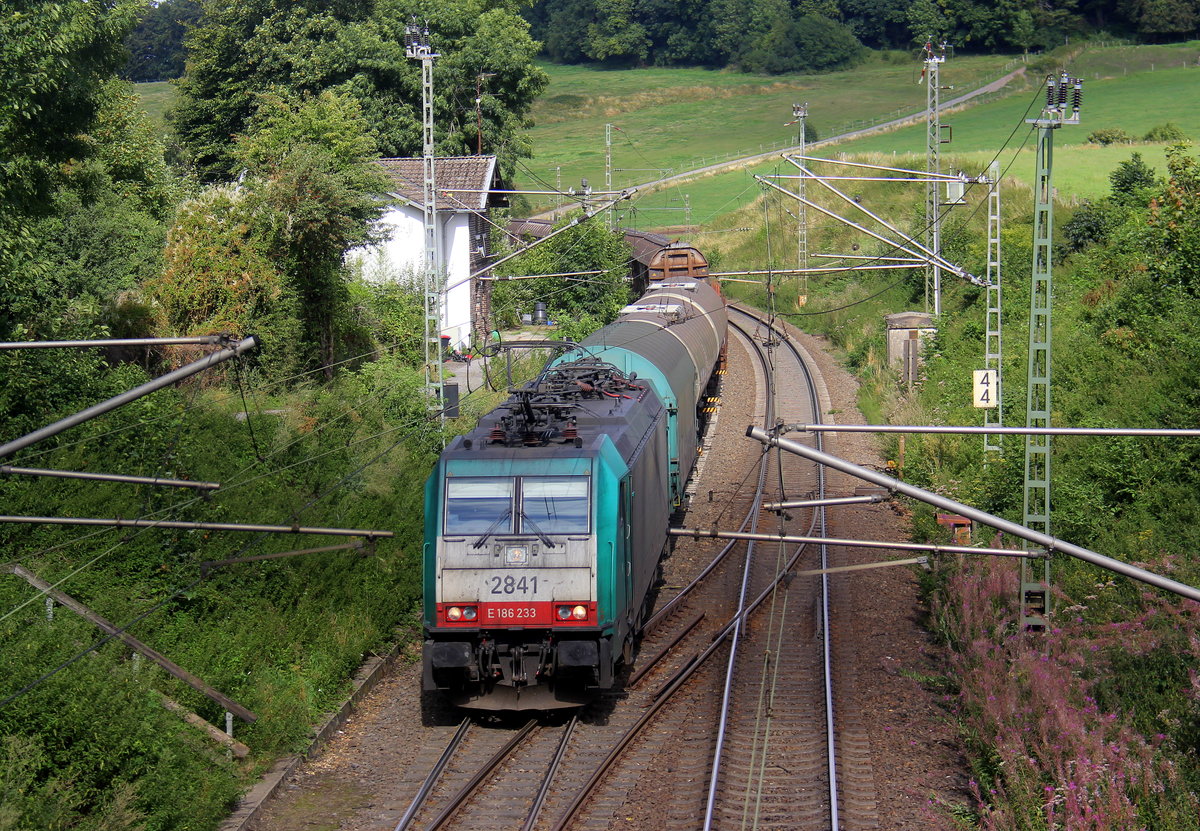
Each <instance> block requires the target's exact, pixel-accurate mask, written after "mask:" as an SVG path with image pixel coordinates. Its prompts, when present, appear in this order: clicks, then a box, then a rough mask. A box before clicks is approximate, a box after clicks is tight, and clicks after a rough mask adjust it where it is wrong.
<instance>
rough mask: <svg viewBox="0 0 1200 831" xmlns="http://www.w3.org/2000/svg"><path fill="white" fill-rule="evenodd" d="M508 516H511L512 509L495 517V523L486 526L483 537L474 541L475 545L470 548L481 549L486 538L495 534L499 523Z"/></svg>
mask: <svg viewBox="0 0 1200 831" xmlns="http://www.w3.org/2000/svg"><path fill="white" fill-rule="evenodd" d="M510 516H512V508H509V509H507V510H506V511H505V512H504V513H502V514H500V516H498V517H496V521H495V522H493V523H492V524H491V525H489V526H488V529H487V530H486V531H484V532H483V536H482V537H480V538H479V539H477V540H475V543H474V544H473V545H472V546H471V547H472V548H483V544H484V543H485V542H487V538H488V537H490V536H491V535H492V534H494V533H496V530H497V529H498V528H499V527H500V523H502V522H504V520H506V519H508V518H509V517H510Z"/></svg>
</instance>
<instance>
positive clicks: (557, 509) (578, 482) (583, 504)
mask: <svg viewBox="0 0 1200 831" xmlns="http://www.w3.org/2000/svg"><path fill="white" fill-rule="evenodd" d="M588 513H589V512H588V480H587V477H586V476H546V477H532V476H527V477H525V478H523V479H522V480H521V520H522V524H523V525H524V526H525V527H524V530H525V531H535V530H539V529H540V530H541V531H542V532H543V533H546V534H586V533H587V532H588V527H589V521H588ZM530 526H532V527H530Z"/></svg>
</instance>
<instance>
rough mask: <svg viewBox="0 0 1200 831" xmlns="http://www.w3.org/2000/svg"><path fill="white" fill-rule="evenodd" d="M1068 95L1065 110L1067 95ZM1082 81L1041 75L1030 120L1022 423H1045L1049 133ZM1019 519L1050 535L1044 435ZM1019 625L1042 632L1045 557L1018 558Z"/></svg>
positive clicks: (1073, 115)
mask: <svg viewBox="0 0 1200 831" xmlns="http://www.w3.org/2000/svg"><path fill="white" fill-rule="evenodd" d="M1072 88H1073V89H1074V94H1073V97H1072V101H1071V106H1070V110H1069V112H1068V107H1067V96H1068V94H1070V91H1071V89H1072ZM1082 91H1083V82H1082V81H1081V80H1080V79H1078V78H1070V77H1068V76H1067V74H1066V73H1063V74H1062V76H1061V77H1058V78H1056V77H1055V76H1053V75H1051V76H1048V77H1047V78H1046V108H1045V109H1044V110H1043V111H1042V114H1041V116H1040V117H1039V118H1036V119H1031V120H1030V121H1029V123H1030V124H1033V125H1034V126H1035V127H1037V128H1038V144H1037V182H1036V184H1035V187H1034V198H1035V200H1036V201H1035V206H1034V215H1033V282H1032V284H1031V285H1030V289H1029V372H1028V383H1027V386H1026V399H1025V426H1026V427H1049V426H1050V412H1051V409H1050V402H1051V397H1050V366H1051V361H1050V335H1051V325H1050V324H1051V317H1050V309H1051V300H1052V299H1053V296H1054V283H1053V259H1052V254H1053V241H1054V184H1053V170H1054V131H1055V130H1057V129H1058V128H1059V127H1062V126H1063V125H1064V124H1078V123H1079V106H1080V102H1081V99H1082ZM1022 505H1023V518H1022V522H1023V524H1024V525H1025V527H1026V528H1030V529H1032V530H1034V531H1038V532H1041V533H1043V534H1049V533H1050V436H1048V435H1029V436H1027V437H1026V439H1025V485H1024V498H1023V500H1022ZM1019 599H1020V604H1021V624H1022V626H1023V627H1024V628H1026V629H1029V630H1034V631H1043V630H1045V629H1046V627H1047V621H1048V617H1049V614H1050V558H1049V557H1046V558H1044V559H1043V560H1042V562H1041V565H1040V566H1039V565H1038V564H1036V563H1035V562H1033V561H1032V560H1022V562H1021V593H1020V597H1019Z"/></svg>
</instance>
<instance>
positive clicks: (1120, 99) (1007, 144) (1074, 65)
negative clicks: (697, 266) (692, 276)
mask: <svg viewBox="0 0 1200 831" xmlns="http://www.w3.org/2000/svg"><path fill="white" fill-rule="evenodd" d="M1198 59H1200V42H1192V43H1188V44H1178V45H1172V46H1145V47H1129V46H1120V47H1110V48H1097V49H1089V50H1085V51H1083V52H1082V53H1080V54H1078V55H1077V56H1075V57H1074V59H1073V60H1072V62H1071V64H1070V65H1069V71H1070V72H1071V73H1072V74H1075V75H1078V76H1080V77H1085V78H1087V80H1086V81H1085V84H1084V98H1083V107H1082V111H1081V123H1080V124H1079V125H1077V126H1066V127H1063V128H1061V129H1059V130H1056V131H1055V150H1054V184H1055V188H1056V190H1057V192H1058V194H1059V198H1060V199H1062V200H1063V201H1065V202H1068V203H1077V202H1078V201H1079V200H1081V199H1087V198H1095V197H1098V196H1102V195H1104V194H1105V193H1107V191H1108V174H1109V172H1110V171H1112V170H1113V168H1115V167H1116V165H1117V164H1119V163H1120V162H1122V161H1124V160H1125V159H1128V158H1129V156H1130V155H1131V154H1132V153H1134V152H1138V153H1141V154H1142V157H1143V158H1144V159H1145V160H1146V162H1147V164H1149V165H1151V166H1152V167H1154V168H1155V169H1156V170H1157V172H1158V173H1159V174H1160V175H1162V174H1163V173H1165V159H1164V151H1165V146H1164V145H1161V144H1134V145H1114V146H1109V147H1100V146H1098V145H1095V144H1088V143H1087V141H1086V140H1087V137H1088V135H1089V134H1090V133H1091V132H1092V131H1093V130H1099V129H1104V128H1119V129H1123V130H1125V131H1126V132H1127V133H1129V134H1130V135H1133V136H1141V135H1144V134H1145V133H1146V132H1147V131H1148V130H1149V129H1150V128H1152V127H1155V126H1157V125H1160V124H1164V123H1166V122H1168V121H1169V122H1173V123H1174V124H1176V125H1178V126H1179V127H1180V128H1181V129H1183V131H1184V132H1185V133H1187V134H1188V135H1189V136H1192V137H1193V138H1196V139H1200V111H1197V109H1196V108H1195V106H1194V104H1193V102H1194V101H1196V100H1200V67H1198V66H1197V60H1198ZM1180 64H1185V65H1186V67H1187V68H1184V67H1181V66H1180ZM957 66H958V64H957V62H956V61H954V60H951V61H948V62H947V63H946V64H945V65H944V68H943V71H942V80H943V83H946V84H953V85H954V86H955V87H957V88H959V89H962V88H966V87H969V86H972V84H969V83H963V82H960V80H959V78H958V76H957V74H956V70H957ZM1126 73H1128V74H1126ZM1097 76H1098V77H1097ZM948 94H951V95H952V94H957V93H956V92H954V93H948ZM1043 101H1044V93H1043V92H1042V88H1041V86H1040V83H1039V84H1038V85H1036V86H1034V85H1029V86H1028V87H1027V88H1025V89H1023V90H1022V91H1020V92H1019V93H1015V94H1013V95H1010V96H1008V97H1004V98H999V99H996V100H992V101H989V102H987V103H983V104H979V105H976V106H973V107H969V108H967V109H964V110H961V111H958V112H950V113H946V114H944V115H943V117H942V123H943V124H949V125H951V126H952V128H953V141H952V142H951V143H950V144H947V145H945V146H943V148H942V152H943V155H942V169H943V171H947V172H948V171H953V170H955V169H959V168H962V169H965V170H968V171H970V172H972V173H975V172H980V171H983V170H985V169H986V168H987V165H988V163H989V162H990V161H991V159H992V158H993V157H996V158H998V159H999V161H1000V163H1001V168H1002V170H1003V171H1004V174H1005V176H1006V178H1008V179H1009V180H1011V181H1012V182H1013V183H1018V186H1019V185H1020V184H1023V185H1024V190H1025V193H1024V194H1020V195H1018V194H1016V193H1014V194H1013V198H1029V196H1028V193H1029V192H1030V188H1031V187H1032V183H1033V180H1034V176H1035V172H1034V166H1035V159H1034V155H1035V147H1036V135H1035V132H1034V130H1033V128H1032V127H1031V126H1029V125H1026V124H1025V119H1026V118H1027V117H1033V116H1036V115H1037V114H1038V113H1039V112H1040V109H1041V106H1042V103H1043ZM810 112H813V113H814V117H815V116H816V115H817V111H816V109H815V107H810ZM1002 148H1003V149H1002ZM842 153H845V154H850V155H854V154H860V153H861V154H873V155H876V156H878V157H879V158H878V159H877V161H878V162H879V163H883V164H889V165H891V164H894V165H895V166H897V167H906V168H911V169H923V168H924V166H925V126H924V123H923V122H921V123H918V124H916V125H914V126H911V127H905V128H901V129H898V130H893V131H891V132H887V133H882V134H880V135H876V136H871V137H868V138H862V139H857V140H854V141H845V142H838V143H836V144H833V145H828V144H823V145H817V146H816V147H815V148H814V149H813V155H817V156H833V155H835V154H842ZM780 165H782V167H780ZM790 167H791V166H790V165H789V164H788V163H787V162H784V161H782V160H781V161H779V162H771V163H766V164H760V165H757V166H754V167H750V168H745V169H741V170H737V171H732V172H729V173H722V174H719V175H714V176H706V177H703V178H698V179H695V180H692V181H689V182H687V183H685V184H678V185H672V186H671V187H670V188H667V189H664V190H662V191H660V192H657V193H651V194H645V195H640V196H639V197H638V201H637V205H636V207H637V210H636V212H635V213H634V214H633V215H632V220H633V222H632V223H631V224H635V225H636V227H638V228H640V229H664V228H674V227H679V226H683V225H685V224H686V225H691V226H704V225H707V224H709V223H711V222H713V221H714V219H715V218H716V217H717V216H719V215H721V214H723V213H726V212H728V211H731V210H736V209H738V208H741V207H744V206H745V205H746V204H748V203H749V202H751V201H753V200H754V199H755V198H756V197H757V196H758V195H759V193H760V192H761V188H760V186H759V185H758V184H757V183H756V182H755V181H754V179H753V177H752V174H755V173H757V174H759V175H769V174H771V173H773V172H782V173H790V172H791V170H790ZM816 169H817V171H818V172H820V169H819V168H816ZM685 195H686V204H687V205H688V207H689V208H690V222H685V218H684V215H683V212H682V211H680V210H676V209H675V208H676V207H677V206H679V205H682V204H684V199H685Z"/></svg>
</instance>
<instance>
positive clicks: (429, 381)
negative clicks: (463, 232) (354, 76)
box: [404, 18, 446, 426]
mask: <svg viewBox="0 0 1200 831" xmlns="http://www.w3.org/2000/svg"><path fill="white" fill-rule="evenodd" d="M404 54H405V56H406V57H408V58H410V59H413V60H418V61H420V62H421V135H422V138H423V145H424V146H423V151H422V156H421V158H422V161H423V162H424V172H425V176H424V179H425V187H424V198H423V199H422V203H423V205H422V207H423V209H424V217H425V394H426V398H427V403H428V406H429V409H430V410H431V411H437V412H438V413H439V416H438V419H439V422H440V423H441V424H442V425H443V426H444V425H445V422H446V416H445V414H444V413H443V411H442V407H443V405H442V340H441V335H442V280H443V274H442V229H441V226H440V225H439V224H438V216H437V189H436V187H435V183H434V167H435V165H434V144H433V62H434V61H435V60H436V59H437V58H439V57H441V56H440V55H438V54H437V53H436V52H434V51H433V48H432V47H431V46H430V45H429V27H428V26H421V25H418V24H417V22H416V19H415V18H414V20H413V22H412V23H411V24H409V25H408V26H407V27H405V29H404Z"/></svg>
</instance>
